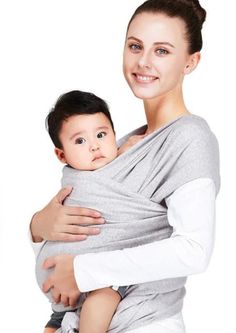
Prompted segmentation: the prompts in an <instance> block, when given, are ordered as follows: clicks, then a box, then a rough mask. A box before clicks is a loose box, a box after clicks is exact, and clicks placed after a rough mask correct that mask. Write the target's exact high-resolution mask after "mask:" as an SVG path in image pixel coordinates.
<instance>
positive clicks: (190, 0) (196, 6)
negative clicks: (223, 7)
mask: <svg viewBox="0 0 236 333" xmlns="http://www.w3.org/2000/svg"><path fill="white" fill-rule="evenodd" d="M184 2H185V3H186V4H189V5H191V6H192V8H193V11H194V13H195V14H196V16H197V17H198V21H199V23H200V25H201V26H202V25H203V23H204V22H205V20H206V11H205V9H204V8H202V6H201V5H200V3H199V1H198V0H184Z"/></svg>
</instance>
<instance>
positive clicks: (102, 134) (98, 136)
mask: <svg viewBox="0 0 236 333" xmlns="http://www.w3.org/2000/svg"><path fill="white" fill-rule="evenodd" d="M106 135H107V133H106V132H100V133H98V134H97V138H98V139H101V138H103V137H104V136H106Z"/></svg>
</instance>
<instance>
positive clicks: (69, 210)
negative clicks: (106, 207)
mask: <svg viewBox="0 0 236 333" xmlns="http://www.w3.org/2000/svg"><path fill="white" fill-rule="evenodd" d="M64 210H65V214H66V215H72V216H87V217H98V218H99V217H101V213H99V212H98V211H96V210H93V209H89V208H85V207H70V206H64Z"/></svg>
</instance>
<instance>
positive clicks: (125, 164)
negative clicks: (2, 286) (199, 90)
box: [36, 115, 220, 333]
mask: <svg viewBox="0 0 236 333" xmlns="http://www.w3.org/2000/svg"><path fill="white" fill-rule="evenodd" d="M145 130H146V127H145V126H144V127H142V128H140V129H138V130H136V131H134V132H132V133H130V135H134V134H142V133H144V132H145ZM127 138H128V136H126V137H124V138H123V139H122V140H120V142H119V144H122V143H123V142H124V141H126V140H127ZM204 177H205V178H211V179H212V180H213V181H214V183H215V186H216V190H217V192H218V190H219V186H220V178H219V157H218V144H217V140H216V138H215V136H214V134H213V133H212V132H211V130H210V129H209V126H208V125H207V123H206V122H205V121H204V120H203V119H202V118H200V117H198V116H194V115H186V116H182V117H180V118H178V119H176V120H174V121H172V122H171V123H169V124H167V125H166V126H164V127H162V128H160V129H158V130H157V131H155V132H153V133H151V134H150V135H148V136H146V137H145V138H144V139H143V140H141V141H140V142H138V143H137V144H136V145H134V146H133V147H131V148H130V149H129V150H128V151H127V152H125V153H124V154H122V155H120V156H119V157H118V158H116V159H115V160H113V161H112V162H111V163H109V164H107V165H106V166H104V167H103V168H101V169H97V170H95V171H78V170H74V169H72V168H70V167H65V168H64V173H63V180H62V185H63V186H65V185H72V186H73V191H72V193H71V195H70V197H69V198H68V199H67V200H66V202H65V204H67V205H74V206H78V205H79V206H84V207H88V208H89V207H91V208H93V209H96V210H98V211H100V212H101V214H102V215H103V217H104V218H105V220H106V224H105V225H103V226H102V232H101V234H99V235H97V236H96V237H89V238H88V239H87V240H86V241H83V242H78V243H75V242H73V243H62V242H46V243H45V244H44V246H43V247H42V249H41V251H40V253H39V255H38V258H37V264H36V275H37V279H38V283H39V285H40V287H42V283H43V281H44V280H45V279H46V278H47V276H48V273H50V271H49V272H48V271H44V270H42V268H41V267H42V263H43V261H44V260H45V258H47V257H49V256H52V255H57V254H60V253H71V254H83V253H88V252H100V251H112V250H119V249H123V248H130V247H135V246H139V245H142V244H147V243H151V242H154V241H157V240H162V239H166V238H169V237H170V235H171V234H172V231H173V230H172V227H171V226H170V225H169V223H168V219H167V207H166V206H165V204H164V201H165V199H166V198H167V197H168V196H170V195H171V194H172V193H173V192H174V191H175V190H176V189H177V188H178V187H180V186H182V185H183V184H185V183H187V182H190V181H192V180H194V179H197V178H204ZM153 255H155V254H153ZM185 282H186V278H185V277H180V278H170V279H165V280H160V281H152V282H148V283H143V284H140V285H135V286H132V287H130V288H129V289H128V290H127V293H126V295H125V297H124V299H123V300H122V301H121V302H120V304H119V306H118V309H117V311H116V313H115V315H114V317H113V319H112V322H111V326H110V329H109V332H112V333H118V332H125V331H127V329H129V330H132V329H135V328H137V327H141V326H145V325H147V324H151V323H152V322H153V321H155V320H161V319H164V318H168V317H171V316H173V315H174V314H176V313H178V312H180V311H181V309H182V303H183V297H184V294H185V288H184V285H185ZM48 297H49V299H50V300H51V295H50V293H49V294H48ZM83 301H84V298H83V297H81V298H80V300H79V304H78V309H80V307H81V305H82V303H83ZM53 309H54V310H56V311H64V310H65V308H64V307H63V306H61V305H53Z"/></svg>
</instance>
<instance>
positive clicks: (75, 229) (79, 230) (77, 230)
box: [63, 225, 101, 236]
mask: <svg viewBox="0 0 236 333" xmlns="http://www.w3.org/2000/svg"><path fill="white" fill-rule="evenodd" d="M63 232H64V233H68V234H72V235H87V236H89V235H98V234H99V233H100V232H101V230H100V228H95V227H82V226H77V225H67V226H65V228H64V230H63Z"/></svg>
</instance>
